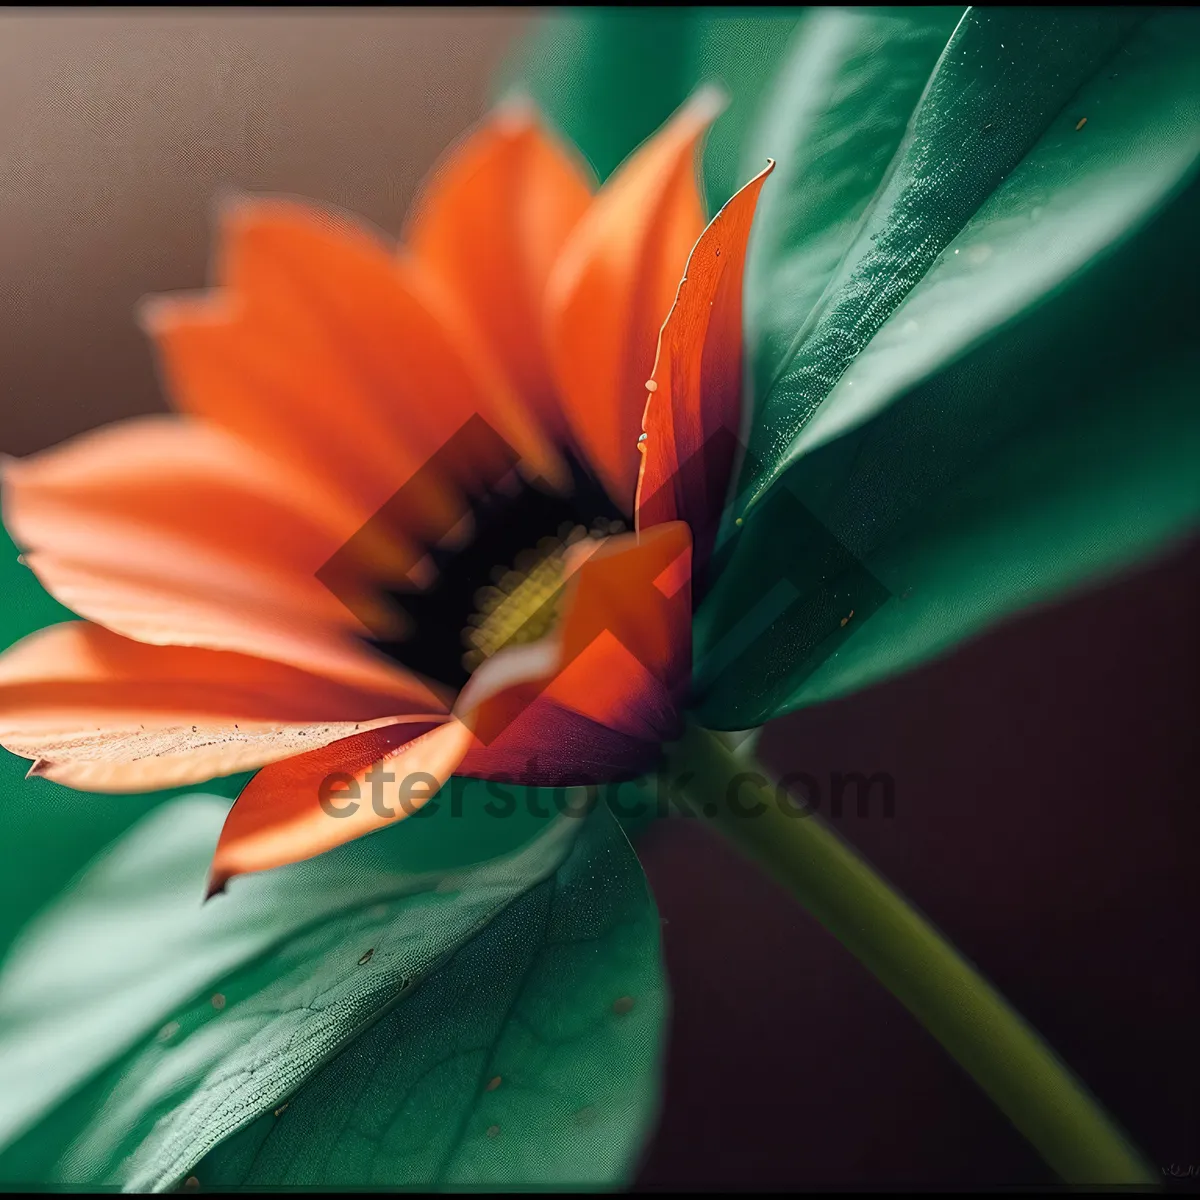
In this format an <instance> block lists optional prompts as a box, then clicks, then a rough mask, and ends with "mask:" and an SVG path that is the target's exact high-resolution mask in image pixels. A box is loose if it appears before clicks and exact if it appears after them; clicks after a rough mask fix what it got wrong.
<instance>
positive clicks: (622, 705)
mask: <svg viewBox="0 0 1200 1200" xmlns="http://www.w3.org/2000/svg"><path fill="white" fill-rule="evenodd" d="M690 547H691V539H690V534H689V532H688V528H687V526H686V525H685V524H684V523H683V522H675V523H673V524H668V525H661V526H657V527H656V528H655V529H653V530H650V531H649V532H648V533H647V534H646V535H644V536H642V537H640V538H638V537H635V536H634V535H632V534H630V535H627V536H625V537H618V538H611V539H609V540H608V541H607V542H605V544H604V545H603V546H601V548H600V549H599V550H598V551H596V553H595V554H593V555H592V556H591V557H590V558H589V559H588V560H587V561H586V562H585V563H584V564H583V565H582V566H581V567H579V569H578V571H577V572H576V575H575V577H573V579H574V582H573V586H572V594H571V596H570V597H569V598H568V602H567V604H568V607H567V611H566V612H565V613H564V618H563V626H562V631H561V634H560V636H559V637H558V638H555V639H545V640H544V641H543V642H539V643H534V644H532V645H529V646H519V647H515V648H514V649H513V650H512V651H502V652H501V653H500V654H497V655H496V656H495V657H494V658H492V659H489V660H488V662H487V663H486V664H485V665H484V667H481V668H480V670H479V671H477V672H476V673H475V675H474V676H472V683H471V685H469V686H468V688H467V689H464V691H463V693H462V694H461V696H460V697H459V703H458V705H457V706H456V712H455V715H454V716H452V717H450V718H449V719H447V718H440V719H431V720H429V721H428V722H422V721H421V720H419V719H418V720H414V721H413V722H412V723H410V724H407V725H403V726H401V725H392V726H388V727H386V728H379V729H374V730H371V731H368V732H365V733H361V734H357V735H355V736H354V737H349V738H345V739H343V740H341V741H336V742H332V743H330V744H329V745H327V746H324V747H322V748H320V749H318V750H315V751H312V752H310V753H307V754H301V755H298V756H296V757H294V758H290V759H288V760H286V761H284V762H279V763H274V764H272V765H269V766H267V767H264V768H263V770H261V771H260V772H259V773H258V774H257V775H256V776H255V777H254V778H253V779H252V780H251V781H250V783H249V784H247V786H246V788H245V789H244V790H243V792H242V794H241V795H240V796H239V797H238V799H237V802H236V803H235V804H234V806H233V809H232V810H231V811H230V814H229V817H228V819H227V820H226V823H225V828H224V829H223V830H222V833H221V839H220V842H219V844H218V846H217V852H216V856H215V858H214V861H213V871H212V884H211V886H212V890H213V891H218V890H220V889H221V888H222V887H223V886H224V884H225V882H226V881H227V880H229V879H230V878H232V877H233V876H235V875H240V874H244V873H246V872H248V871H262V870H266V869H268V868H270V867H276V866H282V865H283V864H285V863H289V862H296V861H298V860H300V859H304V858H310V857H312V856H313V855H315V854H321V853H323V852H324V851H326V850H331V849H332V848H333V847H334V846H339V845H341V844H343V843H344V842H348V841H350V840H352V839H353V838H356V837H362V836H363V835H364V834H368V833H372V832H374V831H375V830H377V829H379V828H381V827H382V826H383V825H385V824H388V823H390V822H391V821H396V820H401V819H403V818H404V817H406V816H411V815H412V813H413V812H415V811H416V810H417V809H418V808H419V807H420V806H421V805H422V804H423V803H424V802H425V801H426V800H428V799H430V798H431V797H432V796H433V795H434V794H435V793H436V791H437V788H438V787H440V786H441V785H442V784H443V783H445V781H446V780H447V779H449V778H450V776H451V775H452V774H454V773H456V772H460V773H463V774H470V775H479V776H484V777H491V778H496V777H498V776H504V777H505V778H509V779H512V780H515V781H517V782H522V783H534V784H570V783H576V782H589V783H590V782H598V781H600V780H606V779H618V778H628V777H630V776H632V775H635V774H640V773H642V772H644V771H645V770H648V769H649V768H650V766H652V765H653V763H654V761H655V758H656V756H657V753H658V747H659V745H660V744H661V742H662V741H663V740H664V739H666V738H672V737H676V736H678V734H679V732H680V719H681V718H680V712H679V708H678V700H679V698H680V693H681V689H682V686H683V685H684V684H685V683H686V676H687V671H688V668H689V667H690V658H691V642H690V637H691V623H690V596H689V581H690V578H691V572H690V553H691V550H690Z"/></svg>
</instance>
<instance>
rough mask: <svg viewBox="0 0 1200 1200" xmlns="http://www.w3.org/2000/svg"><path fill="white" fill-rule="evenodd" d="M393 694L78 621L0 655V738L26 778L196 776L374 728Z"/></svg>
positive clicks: (83, 780)
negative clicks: (29, 764)
mask: <svg viewBox="0 0 1200 1200" xmlns="http://www.w3.org/2000/svg"><path fill="white" fill-rule="evenodd" d="M406 701H407V697H405V696H404V695H402V694H401V695H399V696H397V695H395V694H387V693H381V692H371V691H364V690H358V689H354V688H348V687H344V686H340V685H338V684H336V683H333V682H331V681H330V680H328V679H323V678H320V677H319V676H313V675H310V674H308V673H306V672H304V671H302V670H299V669H297V668H295V667H292V666H288V665H286V664H284V663H276V662H268V661H266V660H264V659H261V658H251V657H249V656H246V655H240V654H229V653H223V652H221V651H215V650H199V649H189V648H182V647H175V646H170V647H168V646H149V645H144V644H142V643H139V642H135V641H131V640H129V639H127V638H123V637H120V636H119V635H118V634H115V633H112V632H110V631H109V630H107V629H103V628H101V627H100V626H98V625H92V624H89V623H87V622H83V621H73V622H67V623H64V624H61V625H54V626H51V627H49V628H47V629H43V630H40V631H38V632H37V633H34V634H31V635H30V636H29V637H27V638H24V639H22V640H21V641H20V642H18V643H17V644H16V645H15V646H13V647H11V648H10V649H9V650H7V651H6V652H5V653H4V654H3V655H0V744H2V745H3V746H4V747H5V748H6V749H8V750H10V751H12V752H13V753H15V754H19V755H21V756H22V757H25V758H30V759H33V760H34V766H33V768H31V771H30V773H31V774H34V775H39V776H44V777H46V778H49V779H53V780H55V781H56V782H59V783H65V784H68V785H70V786H72V787H79V788H85V789H87V790H90V791H140V790H145V789H151V788H161V787H170V786H176V785H180V784H185V783H197V782H201V781H203V780H205V779H210V778H213V777H214V776H217V775H227V774H230V773H232V772H234V771H242V770H247V769H249V768H252V767H258V766H262V765H263V764H264V763H268V762H275V761H278V760H280V759H283V758H287V757H290V756H292V755H295V754H297V753H300V752H302V751H305V750H307V749H309V748H311V747H314V746H319V745H322V744H324V743H327V742H330V741H334V740H336V739H339V738H344V737H347V736H348V735H350V734H353V733H355V732H357V731H359V730H360V729H361V730H365V729H369V728H372V727H375V726H377V725H383V724H394V723H396V722H397V721H411V720H413V719H414V718H413V716H411V715H408V716H403V717H401V716H397V715H395V713H396V710H397V707H398V706H402V705H403V704H404V703H405V702H406Z"/></svg>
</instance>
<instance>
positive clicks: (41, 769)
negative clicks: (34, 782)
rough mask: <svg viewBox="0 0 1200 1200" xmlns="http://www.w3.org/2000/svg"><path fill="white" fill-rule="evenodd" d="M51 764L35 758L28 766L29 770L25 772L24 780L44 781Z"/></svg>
mask: <svg viewBox="0 0 1200 1200" xmlns="http://www.w3.org/2000/svg"><path fill="white" fill-rule="evenodd" d="M53 765H54V764H53V763H52V762H50V761H49V760H47V759H44V758H35V759H34V760H33V762H31V763H30V764H29V770H28V771H26V772H25V778H26V779H44V778H45V777H46V776H47V775H49V774H50V769H51V767H53Z"/></svg>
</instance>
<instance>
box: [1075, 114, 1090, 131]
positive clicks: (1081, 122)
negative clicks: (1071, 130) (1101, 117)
mask: <svg viewBox="0 0 1200 1200" xmlns="http://www.w3.org/2000/svg"><path fill="white" fill-rule="evenodd" d="M1086 124H1087V117H1080V118H1079V124H1078V125H1076V126H1075V132H1076V133H1078V132H1079V131H1080V130H1081V129H1082V128H1083V127H1084V126H1085V125H1086Z"/></svg>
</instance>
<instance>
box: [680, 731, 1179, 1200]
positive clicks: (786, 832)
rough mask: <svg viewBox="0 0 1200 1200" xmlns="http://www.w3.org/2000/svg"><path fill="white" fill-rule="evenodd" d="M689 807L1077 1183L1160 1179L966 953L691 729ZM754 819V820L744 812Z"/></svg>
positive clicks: (855, 857)
mask: <svg viewBox="0 0 1200 1200" xmlns="http://www.w3.org/2000/svg"><path fill="white" fill-rule="evenodd" d="M667 758H668V767H669V769H670V770H672V771H673V772H675V773H677V774H679V776H680V778H681V779H682V777H683V773H685V772H686V773H689V774H691V775H692V776H693V777H694V778H692V779H690V780H689V781H688V782H687V784H686V786H685V787H684V790H685V792H686V795H687V799H688V803H689V804H690V805H691V806H692V807H693V808H694V810H695V811H696V812H697V813H698V814H703V815H704V816H705V817H707V818H708V819H710V820H711V821H712V822H713V824H715V825H716V826H717V828H718V829H719V830H720V831H721V832H722V833H723V834H724V835H725V836H727V837H728V838H729V839H730V840H731V841H733V842H734V843H735V844H736V845H737V846H738V847H739V848H740V849H741V850H742V851H744V852H745V853H747V854H748V855H749V856H750V857H751V858H753V859H754V860H755V861H756V862H758V863H759V864H760V865H761V866H762V867H763V868H765V869H766V870H767V871H768V872H769V873H770V874H772V875H773V876H775V878H776V879H778V880H779V881H780V882H781V883H782V884H784V886H785V887H787V888H788V889H789V890H790V891H791V892H792V893H793V894H794V895H795V896H796V897H797V898H798V899H799V901H800V902H801V904H803V905H804V907H805V908H806V909H807V910H808V911H809V912H810V913H811V914H812V915H813V916H814V917H815V918H816V919H817V920H818V921H820V922H821V924H822V925H824V926H825V928H826V929H828V930H829V932H830V933H832V934H833V935H834V936H835V937H836V938H838V940H839V941H841V943H842V944H843V945H844V946H845V947H846V948H847V949H848V950H849V951H850V952H851V953H852V954H853V955H854V956H855V957H856V958H858V960H859V961H860V962H861V963H862V964H863V965H864V966H865V967H867V969H868V970H870V971H871V972H872V973H873V974H874V975H875V976H876V977H877V978H878V979H879V980H880V982H881V983H883V985H884V986H885V987H886V988H887V989H888V990H889V991H890V992H891V993H892V994H893V995H894V996H895V997H896V998H897V999H898V1000H899V1001H900V1002H901V1003H902V1004H903V1005H904V1006H905V1008H907V1009H908V1010H909V1012H911V1013H912V1014H913V1016H915V1017H916V1018H917V1020H918V1021H920V1022H921V1024H922V1025H924V1026H925V1028H926V1029H927V1030H929V1032H930V1033H931V1034H933V1036H934V1037H935V1038H937V1040H938V1041H939V1042H941V1044H942V1046H943V1047H944V1048H945V1049H946V1050H947V1051H948V1052H949V1053H950V1054H951V1055H952V1056H953V1057H954V1059H955V1060H956V1061H957V1062H958V1063H959V1065H960V1066H961V1067H962V1068H963V1069H964V1070H965V1071H966V1072H967V1073H968V1074H969V1075H970V1076H971V1078H972V1079H974V1080H975V1082H976V1083H977V1084H978V1085H979V1086H980V1087H981V1088H982V1089H983V1090H984V1091H985V1092H986V1093H987V1095H988V1096H989V1097H990V1098H991V1099H992V1101H993V1102H994V1103H995V1104H996V1106H997V1107H998V1108H999V1109H1000V1110H1001V1112H1003V1113H1004V1114H1005V1116H1007V1117H1008V1119H1009V1120H1010V1121H1011V1122H1012V1123H1013V1124H1014V1125H1015V1126H1016V1127H1017V1129H1018V1130H1019V1131H1020V1132H1021V1133H1022V1134H1023V1135H1024V1136H1025V1137H1026V1138H1027V1139H1028V1140H1029V1141H1030V1142H1031V1143H1032V1144H1033V1146H1034V1148H1035V1149H1036V1150H1037V1151H1038V1153H1039V1154H1041V1156H1042V1157H1043V1158H1044V1159H1045V1161H1046V1162H1047V1163H1048V1164H1049V1165H1050V1166H1051V1167H1052V1168H1053V1169H1054V1170H1055V1171H1056V1172H1058V1174H1059V1175H1060V1176H1061V1177H1062V1179H1063V1180H1065V1181H1066V1182H1067V1183H1071V1184H1143V1185H1153V1184H1155V1183H1156V1182H1157V1179H1156V1176H1155V1175H1154V1173H1153V1171H1151V1169H1150V1168H1149V1167H1148V1166H1147V1165H1146V1164H1145V1163H1144V1162H1143V1160H1142V1159H1141V1156H1140V1155H1139V1154H1138V1152H1137V1151H1136V1150H1135V1149H1134V1147H1133V1146H1132V1144H1131V1143H1130V1142H1129V1140H1128V1139H1127V1138H1126V1137H1125V1135H1124V1134H1123V1133H1122V1132H1121V1131H1120V1130H1119V1129H1118V1128H1117V1126H1116V1124H1115V1123H1114V1122H1113V1120H1112V1119H1111V1118H1110V1117H1109V1116H1108V1115H1107V1114H1106V1113H1105V1112H1104V1111H1103V1109H1102V1108H1101V1107H1100V1105H1099V1104H1098V1103H1097V1101H1096V1100H1095V1098H1094V1097H1092V1096H1091V1094H1090V1093H1089V1092H1088V1090H1087V1089H1086V1088H1085V1087H1084V1085H1083V1084H1082V1083H1081V1082H1080V1081H1079V1080H1078V1079H1076V1078H1075V1076H1074V1075H1072V1073H1071V1071H1070V1069H1069V1068H1068V1067H1067V1066H1066V1065H1065V1064H1064V1063H1063V1062H1062V1061H1061V1060H1060V1059H1059V1058H1058V1057H1057V1055H1055V1053H1054V1052H1053V1051H1052V1050H1051V1049H1050V1047H1049V1046H1048V1045H1047V1044H1046V1043H1045V1042H1044V1041H1043V1040H1042V1039H1041V1038H1040V1037H1039V1036H1038V1034H1037V1033H1036V1032H1035V1031H1034V1030H1033V1029H1032V1028H1031V1027H1030V1026H1029V1025H1028V1024H1027V1023H1026V1022H1025V1021H1024V1020H1023V1019H1022V1018H1021V1017H1020V1016H1019V1015H1018V1014H1017V1013H1016V1012H1014V1011H1013V1009H1012V1008H1011V1007H1010V1006H1009V1004H1008V1003H1007V1002H1006V1001H1005V1000H1004V998H1003V997H1002V996H1001V995H1000V994H999V993H998V992H997V991H996V990H995V989H994V988H993V987H992V986H991V985H990V984H989V983H988V982H987V981H986V980H985V979H983V977H982V976H981V975H980V974H979V972H978V971H977V970H976V969H975V968H974V967H973V966H972V965H971V964H970V963H969V962H967V961H966V959H964V958H963V956H962V955H961V954H959V953H958V951H957V950H955V949H954V947H953V946H952V945H951V944H950V943H949V942H948V941H947V940H946V939H945V938H944V937H943V936H942V935H941V934H940V933H939V932H938V931H937V930H936V929H935V928H934V927H933V926H932V925H931V924H930V922H929V921H927V920H926V919H925V918H924V917H923V916H921V914H920V913H918V912H917V911H916V910H915V909H914V908H913V906H912V905H911V904H909V903H908V901H906V900H905V899H904V898H903V896H901V895H900V894H899V893H898V892H897V891H896V890H895V889H894V888H893V887H891V885H890V884H888V883H887V882H886V880H884V879H883V878H881V877H880V875H879V874H878V873H877V872H876V871H875V870H873V869H872V867H871V866H870V864H869V863H867V862H866V861H865V860H864V859H863V858H862V857H861V856H860V855H859V854H858V853H857V852H856V851H855V850H853V849H852V848H851V847H850V846H849V845H848V844H847V843H846V842H844V841H843V840H842V839H841V838H840V837H839V836H838V835H837V834H836V833H835V832H834V831H833V830H832V829H831V828H830V827H829V826H828V825H827V824H825V823H824V822H823V821H822V820H821V819H820V818H819V817H818V816H817V815H816V814H815V813H809V814H806V815H802V810H801V809H800V808H799V806H798V805H797V804H796V803H795V802H794V801H791V800H785V801H784V802H783V803H782V804H781V803H779V797H778V796H777V793H776V789H775V788H774V787H773V786H772V785H771V784H770V783H769V782H768V781H767V779H766V778H765V777H764V776H763V775H762V774H761V773H759V772H758V770H757V769H756V766H755V764H754V763H753V762H752V761H751V762H748V761H747V760H745V759H742V758H739V757H737V756H736V755H735V754H734V753H733V751H731V750H730V748H729V746H728V745H727V744H726V743H725V742H724V741H723V740H722V739H721V738H720V737H719V736H718V735H717V734H714V733H712V732H710V731H709V730H706V729H701V728H699V727H698V726H694V725H693V726H690V727H689V728H688V730H687V732H686V733H685V734H684V736H683V738H682V739H681V740H680V741H679V742H676V743H675V744H674V745H672V746H669V747H667ZM749 813H753V814H754V815H747V814H749Z"/></svg>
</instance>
